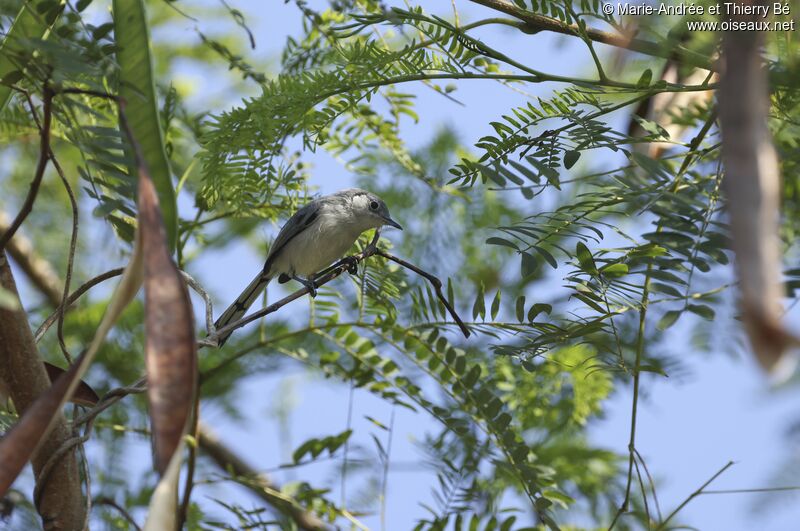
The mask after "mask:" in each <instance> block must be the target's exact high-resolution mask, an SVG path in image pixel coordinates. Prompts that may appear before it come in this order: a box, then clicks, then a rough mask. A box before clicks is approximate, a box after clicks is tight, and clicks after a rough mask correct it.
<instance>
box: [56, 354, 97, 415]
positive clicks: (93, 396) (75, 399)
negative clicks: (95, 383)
mask: <svg viewBox="0 0 800 531" xmlns="http://www.w3.org/2000/svg"><path fill="white" fill-rule="evenodd" d="M44 368H45V370H47V376H48V377H49V378H50V381H51V382H55V381H56V380H57V379H58V377H59V376H61V375H62V374H64V373H65V372H67V370H68V369H67V370H65V369H62V368H61V367H58V366H56V365H53V364H52V363H48V362H46V361H45V362H44ZM69 401H70V402H72V403H73V404H78V405H79V406H84V407H92V406H94V405H96V404H97V403H98V402H99V401H100V397H99V396H97V393H95V391H94V389H92V388H91V386H89V384H87V383H86V382H84V381H83V380H79V381H78V386H77V387H76V388H75V391H74V392H73V393H72V396H71V397H70V399H69Z"/></svg>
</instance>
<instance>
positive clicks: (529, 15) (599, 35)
mask: <svg viewBox="0 0 800 531" xmlns="http://www.w3.org/2000/svg"><path fill="white" fill-rule="evenodd" d="M472 2H474V3H476V4H480V5H483V6H486V7H488V8H490V9H494V10H495V11H500V12H501V13H505V14H507V15H511V16H512V17H515V18H517V19H518V20H520V21H521V24H520V23H517V24H509V25H514V26H517V27H518V28H519V29H520V30H521V31H524V32H525V33H538V32H540V31H552V32H555V33H561V34H563V35H573V36H577V37H580V36H581V34H580V30H579V28H578V26H576V25H575V24H567V23H566V22H562V21H560V20H558V19H555V18H550V17H546V16H544V15H540V14H537V13H533V12H532V11H528V10H526V9H522V8H519V7H517V6H516V5H514V4H512V3H511V2H507V1H506V0H472ZM586 36H587V37H588V38H589V39H591V40H592V41H595V42H599V43H602V44H608V45H610V46H616V47H618V48H625V49H626V50H631V51H633V52H639V53H643V54H645V55H651V56H655V57H662V58H664V59H670V58H674V57H675V55H677V57H678V58H679V59H680V60H681V61H682V62H683V63H685V64H687V65H691V66H696V67H698V68H703V69H705V70H712V71H716V70H717V67H716V66H715V65H714V64H713V62H712V61H711V59H710V58H709V57H707V56H704V55H702V54H699V53H697V52H694V51H692V50H689V49H687V48H684V47H682V46H677V47H676V46H674V45H673V46H664V45H662V44H660V43H657V42H651V41H646V40H642V39H636V38H630V37H626V36H624V35H619V34H614V33H609V32H607V31H602V30H598V29H594V28H586Z"/></svg>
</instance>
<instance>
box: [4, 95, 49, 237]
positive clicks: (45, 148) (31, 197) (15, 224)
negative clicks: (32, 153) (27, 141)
mask: <svg viewBox="0 0 800 531" xmlns="http://www.w3.org/2000/svg"><path fill="white" fill-rule="evenodd" d="M43 107H44V118H43V123H42V128H41V134H40V136H41V143H40V146H39V162H38V163H37V165H36V173H34V175H33V181H31V187H30V190H28V195H27V196H26V197H25V202H24V203H23V204H22V208H21V209H20V211H19V213H18V214H17V217H15V218H14V221H12V222H11V226H10V227H9V228H8V230H5V231H3V234H2V235H0V251H2V250H3V249H5V247H6V244H7V243H8V242H9V241H10V240H11V237H12V236H14V233H15V232H17V230H18V229H19V227H20V225H22V222H23V221H25V218H27V217H28V214H30V213H31V211H32V210H33V203H34V201H36V195H37V194H38V193H39V186H40V185H41V184H42V178H43V177H44V170H45V169H46V168H47V162H48V161H49V160H50V124H51V122H52V118H53V91H52V90H51V89H50V87H49V86H48V85H45V87H44V100H43Z"/></svg>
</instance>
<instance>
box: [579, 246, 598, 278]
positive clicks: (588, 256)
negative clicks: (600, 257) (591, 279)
mask: <svg viewBox="0 0 800 531" xmlns="http://www.w3.org/2000/svg"><path fill="white" fill-rule="evenodd" d="M575 256H576V257H577V258H578V263H579V264H580V266H581V269H582V270H583V271H585V272H586V273H589V274H592V275H595V274H597V266H596V265H595V263H594V257H592V252H591V251H590V250H589V248H588V247H586V245H584V244H583V242H578V243H577V245H576V246H575Z"/></svg>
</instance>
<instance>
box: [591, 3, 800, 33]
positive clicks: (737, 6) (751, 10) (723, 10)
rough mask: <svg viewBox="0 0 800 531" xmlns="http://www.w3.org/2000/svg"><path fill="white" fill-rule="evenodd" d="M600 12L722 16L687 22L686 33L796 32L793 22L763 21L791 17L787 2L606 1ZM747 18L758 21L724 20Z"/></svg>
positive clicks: (639, 14)
mask: <svg viewBox="0 0 800 531" xmlns="http://www.w3.org/2000/svg"><path fill="white" fill-rule="evenodd" d="M603 13H605V14H606V15H615V16H650V15H675V16H682V17H686V16H688V17H695V16H696V17H703V16H706V15H709V16H713V17H721V18H722V20H687V21H686V25H687V28H688V29H689V31H795V21H794V19H791V20H765V19H766V18H767V17H769V16H771V15H772V16H778V17H787V16H788V15H791V7H790V5H789V3H788V2H774V3H772V4H769V5H754V4H743V3H738V2H720V3H717V4H712V5H699V4H695V3H693V2H678V3H674V4H673V3H669V4H667V3H656V4H644V3H628V2H614V3H612V2H608V3H605V4H603ZM734 16H735V17H739V16H750V17H754V18H756V19H761V20H746V21H743V20H730V19H725V17H734Z"/></svg>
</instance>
